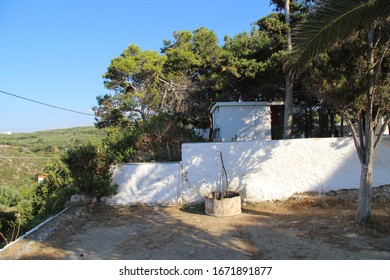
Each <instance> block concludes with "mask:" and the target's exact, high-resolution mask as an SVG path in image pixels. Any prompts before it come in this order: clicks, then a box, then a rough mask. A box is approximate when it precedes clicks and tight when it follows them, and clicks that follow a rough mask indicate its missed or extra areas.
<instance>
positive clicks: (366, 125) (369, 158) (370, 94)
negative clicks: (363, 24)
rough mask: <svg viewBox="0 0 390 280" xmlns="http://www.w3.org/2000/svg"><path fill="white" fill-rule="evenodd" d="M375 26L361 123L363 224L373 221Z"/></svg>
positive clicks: (360, 220) (359, 218)
mask: <svg viewBox="0 0 390 280" xmlns="http://www.w3.org/2000/svg"><path fill="white" fill-rule="evenodd" d="M374 31H375V28H374V26H371V27H370V28H369V30H368V36H367V38H368V60H369V68H368V72H367V80H368V90H367V103H366V104H367V107H366V111H365V113H364V116H363V118H362V119H363V120H364V122H362V121H361V122H359V125H360V127H361V128H360V129H359V134H361V135H360V137H359V139H360V151H359V149H358V152H360V155H359V158H360V163H361V176H360V187H359V204H358V210H357V217H356V221H357V222H358V223H359V224H361V223H364V222H367V221H369V220H370V219H371V214H372V210H371V197H372V184H373V178H372V167H373V164H374V137H375V127H374V125H373V117H374V114H373V109H374V94H375V93H374Z"/></svg>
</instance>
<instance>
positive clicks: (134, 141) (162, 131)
mask: <svg viewBox="0 0 390 280" xmlns="http://www.w3.org/2000/svg"><path fill="white" fill-rule="evenodd" d="M106 132H107V137H106V138H105V140H104V143H105V144H106V146H107V149H108V152H109V154H110V155H111V156H112V157H113V158H115V160H116V161H118V162H149V161H162V162H164V161H180V160H181V145H182V144H183V143H186V142H198V141H201V138H200V137H198V136H197V135H196V134H195V132H194V131H193V130H192V129H190V128H188V127H186V126H185V125H183V124H182V123H181V122H180V120H179V119H178V118H176V117H174V116H172V115H170V114H167V113H159V114H158V115H155V116H152V117H150V118H149V119H148V120H147V121H146V122H135V123H133V124H132V126H130V127H128V128H126V129H121V128H119V127H110V128H107V129H106Z"/></svg>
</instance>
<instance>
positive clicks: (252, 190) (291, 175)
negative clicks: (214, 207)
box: [182, 138, 390, 202]
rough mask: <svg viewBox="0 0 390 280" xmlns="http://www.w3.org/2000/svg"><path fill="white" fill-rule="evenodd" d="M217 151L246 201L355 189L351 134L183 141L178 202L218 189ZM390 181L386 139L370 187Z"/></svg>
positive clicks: (356, 166)
mask: <svg viewBox="0 0 390 280" xmlns="http://www.w3.org/2000/svg"><path fill="white" fill-rule="evenodd" d="M220 151H222V154H223V159H224V163H225V167H226V170H227V174H228V179H229V182H230V189H231V190H237V191H240V192H241V194H242V196H243V197H244V199H246V200H248V201H264V200H275V199H285V198H288V197H289V196H291V195H292V194H293V193H296V192H306V191H318V192H324V191H329V190H337V189H343V188H358V186H359V179H360V163H359V160H358V157H357V155H356V150H355V146H354V144H353V140H352V139H351V138H348V139H347V138H344V139H343V138H322V139H293V140H278V141H250V142H235V143H199V144H184V145H183V152H182V156H183V162H182V168H183V179H184V180H183V200H184V201H185V202H190V201H195V200H202V199H203V197H204V195H206V194H207V193H209V192H210V191H214V190H219V188H220V187H221V186H220V183H219V182H220V179H219V178H220V173H221V163H220V160H219V152H220ZM389 183H390V138H386V139H385V140H384V141H383V143H382V144H381V146H380V147H379V148H378V151H377V153H376V160H375V164H374V185H375V186H379V185H383V184H389Z"/></svg>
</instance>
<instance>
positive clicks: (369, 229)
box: [0, 186, 390, 260]
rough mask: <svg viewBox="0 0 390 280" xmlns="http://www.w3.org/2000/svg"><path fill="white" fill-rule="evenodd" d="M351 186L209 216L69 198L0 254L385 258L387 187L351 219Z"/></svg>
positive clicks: (186, 209) (389, 252) (389, 220)
mask: <svg viewBox="0 0 390 280" xmlns="http://www.w3.org/2000/svg"><path fill="white" fill-rule="evenodd" d="M356 209H357V191H356V190H355V191H351V190H343V191H337V192H331V193H327V194H325V195H323V194H322V195H319V194H310V193H306V194H299V195H294V196H293V197H291V198H290V199H288V200H287V201H278V202H264V203H255V204H245V205H243V207H242V214H240V215H238V216H234V217H212V216H207V215H205V214H204V209H203V206H201V205H186V206H171V207H161V206H154V207H146V206H142V205H139V206H121V207H119V206H108V205H104V204H97V205H95V206H94V208H93V209H92V210H89V211H87V210H86V209H85V208H84V207H83V206H80V205H75V206H73V207H71V208H70V209H69V210H67V211H66V212H64V213H63V214H61V215H60V216H58V217H57V218H56V219H53V220H52V221H51V222H49V223H47V224H46V225H45V226H43V227H41V228H40V229H39V230H37V231H36V232H34V233H32V234H30V235H28V236H26V237H25V238H23V239H21V240H19V241H17V242H16V243H14V244H13V245H12V246H8V247H7V248H6V249H4V250H2V251H1V252H0V259H93V260H97V259H104V260H108V259H120V260H126V259H138V260H143V259H156V260H157V259H168V260H172V259H231V260H234V259H241V260H245V259H283V260H286V259H287V260H289V259H290V260H291V259H322V260H324V259H325V260H326V259H354V260H357V259H390V186H386V187H380V188H377V189H376V190H375V192H374V199H373V216H374V218H373V221H372V222H371V223H370V224H367V225H365V226H358V225H357V224H356V223H355V222H354V220H355V213H356Z"/></svg>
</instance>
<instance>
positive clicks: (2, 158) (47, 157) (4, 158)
mask: <svg viewBox="0 0 390 280" xmlns="http://www.w3.org/2000/svg"><path fill="white" fill-rule="evenodd" d="M18 158H21V159H26V158H61V157H0V159H18Z"/></svg>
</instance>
